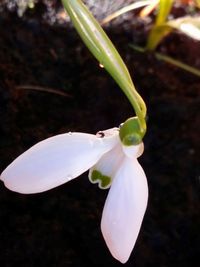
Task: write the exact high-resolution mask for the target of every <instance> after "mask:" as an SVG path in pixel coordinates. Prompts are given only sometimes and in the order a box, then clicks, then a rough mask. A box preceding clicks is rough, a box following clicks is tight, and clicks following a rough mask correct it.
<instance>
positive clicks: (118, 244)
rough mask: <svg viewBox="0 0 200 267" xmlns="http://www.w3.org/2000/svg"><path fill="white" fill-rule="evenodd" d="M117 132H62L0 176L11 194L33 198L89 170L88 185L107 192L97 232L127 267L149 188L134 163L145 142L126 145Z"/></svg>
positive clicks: (27, 154) (22, 157) (143, 175)
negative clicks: (100, 232) (28, 195)
mask: <svg viewBox="0 0 200 267" xmlns="http://www.w3.org/2000/svg"><path fill="white" fill-rule="evenodd" d="M120 137H121V136H120V131H119V129H118V128H113V129H109V130H106V131H102V132H98V133H97V135H92V134H85V133H77V132H74V133H66V134H60V135H56V136H54V137H51V138H48V139H46V140H44V141H42V142H39V143H38V144H36V145H34V146H33V147H32V148H30V149H29V150H27V151H26V152H25V153H23V154H22V155H20V156H19V157H18V158H17V159H15V160H14V161H13V162H12V163H11V164H10V165H9V166H8V167H7V168H6V169H5V170H4V171H3V173H2V174H1V180H2V181H3V182H4V184H5V186H6V187H7V188H9V189H10V190H13V191H16V192H19V193H25V194H31V193H39V192H43V191H46V190H49V189H51V188H54V187H56V186H59V185H61V184H64V183H66V182H68V181H70V180H72V179H74V178H76V177H78V176H79V175H80V174H82V173H83V172H85V171H87V170H88V169H90V170H89V180H90V181H91V182H92V183H98V185H99V187H100V188H109V187H110V190H109V193H108V197H107V199H106V202H105V206H104V209H103V214H102V220H101V230H102V234H103V237H104V239H105V242H106V244H107V246H108V248H109V250H110V252H111V254H112V255H113V257H115V258H116V259H117V260H119V261H120V262H122V263H125V262H126V261H127V260H128V258H129V256H130V254H131V251H132V249H133V247H134V244H135V242H136V239H137V236H138V233H139V230H140V227H141V224H142V220H143V216H144V213H145V210H146V206H147V199H148V186H147V180H146V176H145V173H144V171H143V169H142V167H141V166H140V164H139V163H138V161H137V158H138V157H139V156H140V155H141V154H142V153H143V143H142V142H140V143H139V144H136V145H134V146H125V145H123V143H122V141H121V140H122V138H120Z"/></svg>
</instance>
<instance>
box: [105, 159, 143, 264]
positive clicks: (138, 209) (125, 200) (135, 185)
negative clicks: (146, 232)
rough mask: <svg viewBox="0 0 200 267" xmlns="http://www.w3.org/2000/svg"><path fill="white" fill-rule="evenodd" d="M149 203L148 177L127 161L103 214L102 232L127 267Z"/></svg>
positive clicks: (112, 252) (113, 185)
mask: <svg viewBox="0 0 200 267" xmlns="http://www.w3.org/2000/svg"><path fill="white" fill-rule="evenodd" d="M147 200H148V185H147V180H146V176H145V173H144V171H143V169H142V167H141V166H140V164H139V163H138V161H137V159H130V158H128V157H125V158H124V161H123V163H122V164H121V166H120V168H119V170H118V172H117V173H116V176H115V177H114V179H113V183H112V186H111V189H110V191H109V193H108V197H107V199H106V203H105V206H104V210H103V215H102V221H101V230H102V234H103V237H104V239H105V241H106V244H107V246H108V248H109V250H110V252H111V254H112V255H113V257H115V258H116V259H117V260H119V261H120V262H122V263H125V262H126V261H127V260H128V258H129V256H130V254H131V251H132V249H133V247H134V245H135V242H136V239H137V236H138V233H139V230H140V227H141V224H142V220H143V216H144V213H145V210H146V206H147Z"/></svg>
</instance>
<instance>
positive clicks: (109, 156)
mask: <svg viewBox="0 0 200 267" xmlns="http://www.w3.org/2000/svg"><path fill="white" fill-rule="evenodd" d="M123 158H124V153H123V150H122V146H121V144H120V140H119V143H118V144H117V145H116V146H115V147H114V148H113V149H112V150H110V151H108V152H107V153H105V154H104V155H103V156H102V157H101V158H100V160H99V161H98V162H97V163H96V164H95V165H94V166H93V167H92V168H91V169H90V171H89V180H90V182H92V183H99V187H100V188H101V189H107V188H109V187H110V185H111V182H112V179H113V177H114V175H115V173H116V170H117V168H118V166H119V165H120V164H121V162H122V161H123ZM94 171H98V172H99V173H100V174H102V175H103V176H106V177H108V178H110V183H109V184H107V185H106V186H105V185H103V184H102V181H101V180H99V179H98V180H95V181H94V180H92V174H93V172H94Z"/></svg>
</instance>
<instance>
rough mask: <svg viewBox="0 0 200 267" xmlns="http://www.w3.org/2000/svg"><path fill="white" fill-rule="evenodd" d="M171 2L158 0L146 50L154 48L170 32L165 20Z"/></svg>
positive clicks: (170, 0) (171, 0)
mask: <svg viewBox="0 0 200 267" xmlns="http://www.w3.org/2000/svg"><path fill="white" fill-rule="evenodd" d="M173 2H174V1H173V0H160V2H159V6H158V13H157V16H156V21H155V24H154V26H153V27H152V29H151V31H150V33H149V36H148V40H147V45H146V50H150V51H152V50H155V49H156V47H157V45H158V44H159V43H160V42H161V40H162V39H163V38H164V37H165V36H166V35H167V34H168V33H170V32H171V27H170V26H168V25H167V24H166V23H165V22H166V20H167V17H168V15H169V13H170V11H171V8H172V5H173Z"/></svg>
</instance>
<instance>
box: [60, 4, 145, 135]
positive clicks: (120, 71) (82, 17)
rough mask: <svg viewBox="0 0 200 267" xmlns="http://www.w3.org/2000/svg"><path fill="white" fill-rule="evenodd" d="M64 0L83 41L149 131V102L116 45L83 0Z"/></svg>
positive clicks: (141, 124)
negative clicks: (136, 83) (147, 108)
mask: <svg viewBox="0 0 200 267" xmlns="http://www.w3.org/2000/svg"><path fill="white" fill-rule="evenodd" d="M62 3H63V6H64V8H65V10H66V11H67V13H68V15H69V16H70V18H71V20H72V22H73V24H74V26H75V28H76V30H77V32H78V33H79V35H80V37H81V38H82V40H83V42H84V43H85V44H86V46H87V47H88V49H89V50H90V51H91V52H92V54H93V55H94V56H95V57H96V59H97V60H98V61H99V62H100V63H101V64H102V65H103V66H104V68H105V69H106V70H107V71H108V73H109V74H110V75H111V76H112V77H113V79H114V80H115V81H116V82H117V84H118V85H119V87H120V88H121V89H122V90H123V92H124V93H125V95H126V96H127V98H128V99H129V101H130V103H131V105H132V106H133V108H134V110H135V113H136V116H137V117H138V123H139V126H140V131H141V132H142V133H145V132H146V121H145V117H146V105H145V103H144V101H143V99H142V97H141V96H140V95H139V94H138V92H137V91H136V89H135V86H134V84H133V82H132V79H131V76H130V74H129V71H128V69H127V67H126V65H125V63H124V62H123V60H122V58H121V56H120V55H119V53H118V52H117V50H116V48H115V47H114V45H113V44H112V42H111V41H110V39H109V38H108V36H107V35H106V33H105V32H104V30H103V29H102V27H101V26H100V24H99V23H98V22H97V20H96V19H95V18H94V17H93V15H92V14H91V13H90V11H89V10H88V9H87V7H86V6H85V5H84V4H83V3H82V1H81V0H62Z"/></svg>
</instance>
